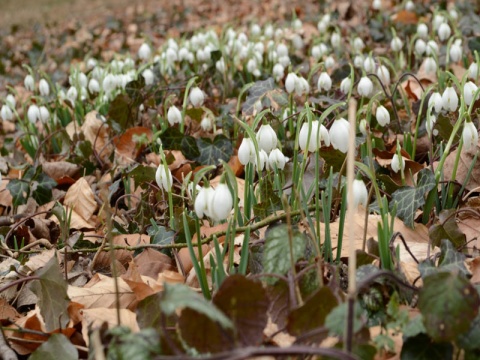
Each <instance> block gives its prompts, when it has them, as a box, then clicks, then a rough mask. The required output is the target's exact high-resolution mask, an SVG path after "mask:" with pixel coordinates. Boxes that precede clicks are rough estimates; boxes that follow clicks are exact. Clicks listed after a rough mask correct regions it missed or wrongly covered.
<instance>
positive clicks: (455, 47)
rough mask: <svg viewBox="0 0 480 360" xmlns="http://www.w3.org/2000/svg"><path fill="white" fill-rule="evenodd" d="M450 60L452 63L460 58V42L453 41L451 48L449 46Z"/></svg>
mask: <svg viewBox="0 0 480 360" xmlns="http://www.w3.org/2000/svg"><path fill="white" fill-rule="evenodd" d="M449 55H450V60H451V61H453V62H458V61H460V59H461V58H462V41H461V40H460V41H459V42H458V41H455V42H454V43H453V44H452V46H450V52H449Z"/></svg>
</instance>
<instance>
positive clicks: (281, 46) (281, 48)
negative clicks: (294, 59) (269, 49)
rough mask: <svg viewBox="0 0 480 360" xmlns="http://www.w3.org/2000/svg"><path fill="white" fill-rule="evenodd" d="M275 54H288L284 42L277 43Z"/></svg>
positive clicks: (280, 55)
mask: <svg viewBox="0 0 480 360" xmlns="http://www.w3.org/2000/svg"><path fill="white" fill-rule="evenodd" d="M277 54H278V56H279V57H282V56H288V47H287V45H285V44H278V46H277Z"/></svg>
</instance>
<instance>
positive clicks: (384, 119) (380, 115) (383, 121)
mask: <svg viewBox="0 0 480 360" xmlns="http://www.w3.org/2000/svg"><path fill="white" fill-rule="evenodd" d="M375 117H376V118H377V121H378V124H379V125H380V126H385V125H387V124H390V113H389V112H388V110H387V109H386V108H385V106H383V105H380V106H379V107H377V111H376V113H375Z"/></svg>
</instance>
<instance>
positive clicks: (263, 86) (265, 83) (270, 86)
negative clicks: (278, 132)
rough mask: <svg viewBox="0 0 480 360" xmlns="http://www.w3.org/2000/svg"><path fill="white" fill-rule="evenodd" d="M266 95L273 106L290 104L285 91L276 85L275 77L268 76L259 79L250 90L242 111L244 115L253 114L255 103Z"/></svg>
mask: <svg viewBox="0 0 480 360" xmlns="http://www.w3.org/2000/svg"><path fill="white" fill-rule="evenodd" d="M265 97H266V98H268V99H269V100H270V105H271V106H273V107H276V106H277V105H280V106H282V105H287V104H288V100H287V96H286V95H285V93H284V91H283V90H281V89H279V88H277V87H276V85H275V81H274V80H273V78H268V79H267V80H262V81H257V82H256V83H255V84H254V85H253V86H252V87H251V88H250V89H249V90H248V96H247V100H246V101H245V103H244V104H243V105H242V113H243V114H244V115H253V112H254V108H255V103H256V102H257V101H261V100H262V99H263V98H265Z"/></svg>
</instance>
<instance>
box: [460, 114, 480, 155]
mask: <svg viewBox="0 0 480 360" xmlns="http://www.w3.org/2000/svg"><path fill="white" fill-rule="evenodd" d="M462 140H463V148H464V149H465V151H470V150H471V149H475V148H476V147H477V144H478V131H477V128H476V127H475V125H474V124H473V122H471V121H466V122H465V124H464V125H463V131H462Z"/></svg>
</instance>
